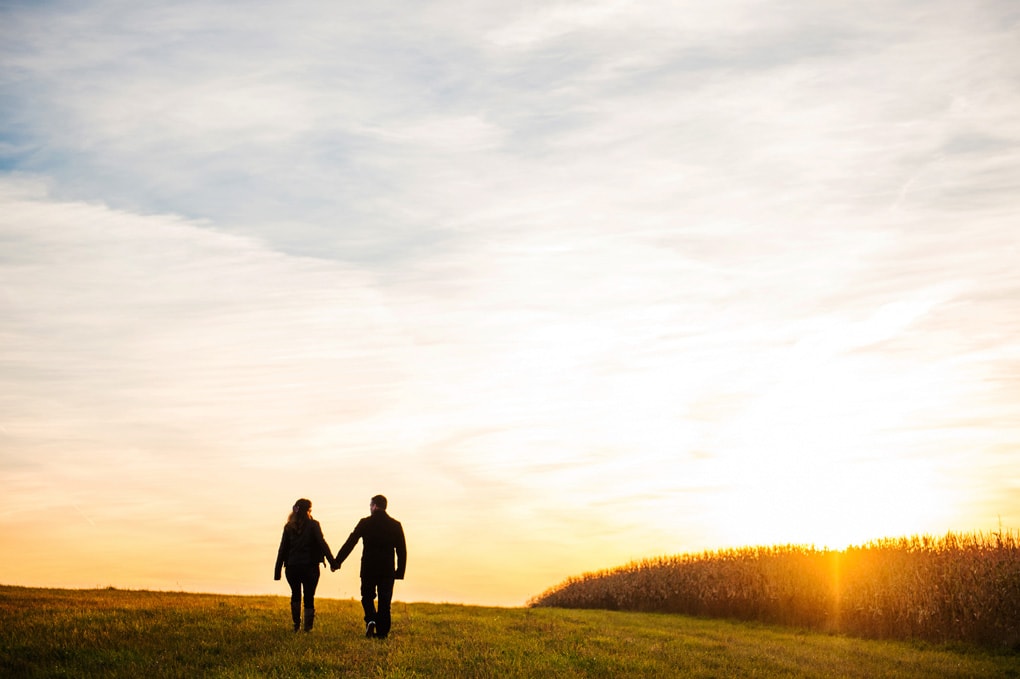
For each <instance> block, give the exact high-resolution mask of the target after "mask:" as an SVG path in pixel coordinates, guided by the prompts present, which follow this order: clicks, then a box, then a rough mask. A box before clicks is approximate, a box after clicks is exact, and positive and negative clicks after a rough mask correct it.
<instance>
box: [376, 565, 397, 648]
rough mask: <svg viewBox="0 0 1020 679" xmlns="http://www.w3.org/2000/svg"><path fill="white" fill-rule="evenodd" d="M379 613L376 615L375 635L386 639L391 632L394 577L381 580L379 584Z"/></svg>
mask: <svg viewBox="0 0 1020 679" xmlns="http://www.w3.org/2000/svg"><path fill="white" fill-rule="evenodd" d="M378 587H379V613H378V614H377V615H376V619H375V624H376V630H375V635H376V636H377V637H379V638H380V639H385V638H386V635H387V634H389V633H390V602H391V601H392V600H393V578H389V579H385V580H380V581H379V584H378Z"/></svg>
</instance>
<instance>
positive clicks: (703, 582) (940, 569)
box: [529, 530, 1020, 649]
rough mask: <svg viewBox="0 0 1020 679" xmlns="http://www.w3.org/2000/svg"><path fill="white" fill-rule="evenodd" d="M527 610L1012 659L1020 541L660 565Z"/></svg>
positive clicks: (782, 553)
mask: <svg viewBox="0 0 1020 679" xmlns="http://www.w3.org/2000/svg"><path fill="white" fill-rule="evenodd" d="M529 605H530V606H554V607H561V608H602V609H609V610H630V611H643V612H661V613H681V614H686V615H698V616H710V617H726V618H736V619H741V620H755V621H761V622H768V623H778V624H784V625H792V626H799V627H806V628H810V629H819V630H825V631H829V632H833V633H842V634H849V635H854V636H863V637H870V638H896V639H919V640H926V641H933V642H947V641H966V642H972V643H977V644H981V645H995V646H1006V647H1011V648H1014V649H1017V648H1020V535H1018V534H1017V533H1015V532H1003V531H1001V530H1000V531H998V532H993V533H988V534H985V533H967V534H960V533H948V534H946V535H945V536H943V537H931V536H927V535H924V536H912V537H905V538H886V539H882V540H876V541H872V542H869V543H868V544H866V545H863V546H854V547H849V548H847V549H845V550H840V551H835V550H828V549H815V548H814V547H806V546H799V545H785V546H771V547H744V548H739V549H727V550H719V551H707V552H703V553H700V554H683V555H679V556H669V557H659V558H655V559H646V560H644V561H640V562H634V563H631V564H628V565H626V566H622V567H620V568H614V569H611V570H603V571H598V572H593V573H586V574H584V575H581V576H580V577H573V578H570V579H568V580H566V581H565V582H563V583H562V584H560V585H558V586H556V587H553V588H552V589H550V590H547V591H546V592H544V593H542V594H541V595H539V596H537V597H535V598H534V599H532V600H531V601H530V602H529Z"/></svg>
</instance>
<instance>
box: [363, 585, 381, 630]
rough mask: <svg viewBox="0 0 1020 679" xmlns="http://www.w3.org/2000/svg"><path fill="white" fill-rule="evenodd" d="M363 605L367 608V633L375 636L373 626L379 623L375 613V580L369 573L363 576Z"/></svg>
mask: <svg viewBox="0 0 1020 679" xmlns="http://www.w3.org/2000/svg"><path fill="white" fill-rule="evenodd" d="M361 607H362V608H363V609H365V634H366V636H375V634H374V633H373V630H372V627H375V625H377V624H378V623H377V621H376V613H375V582H374V581H373V579H372V578H371V577H369V576H367V575H363V576H362V577H361Z"/></svg>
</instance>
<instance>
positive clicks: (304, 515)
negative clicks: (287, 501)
mask: <svg viewBox="0 0 1020 679" xmlns="http://www.w3.org/2000/svg"><path fill="white" fill-rule="evenodd" d="M324 559H325V560H326V561H328V562H329V565H330V566H331V567H332V566H335V565H336V561H334V559H333V554H332V552H331V551H330V549H329V545H327V544H326V539H325V538H324V537H322V526H320V525H319V522H318V521H316V520H315V519H313V518H312V501H311V500H306V499H305V498H301V499H300V500H298V501H297V502H295V503H294V509H293V511H291V513H290V516H289V517H287V523H286V525H284V527H283V537H282V538H280V551H279V552H277V555H276V570H275V571H274V573H273V579H274V580H279V579H280V570H281V569H282V568H283V567H284V566H286V568H287V582H288V584H290V614H291V617H292V618H293V619H294V631H295V632H297V631H298V630H299V629H301V590H302V589H304V595H305V631H306V632H308V631H310V630H311V629H312V624H313V623H314V621H315V588H316V586H318V584H319V564H320V563H322V561H323V560H324Z"/></svg>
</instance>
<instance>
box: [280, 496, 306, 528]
mask: <svg viewBox="0 0 1020 679" xmlns="http://www.w3.org/2000/svg"><path fill="white" fill-rule="evenodd" d="M311 514H312V501H311V500H306V499H305V498H301V499H300V500H298V501H297V502H295V503H294V509H293V510H291V512H290V516H288V517H287V525H286V526H285V527H286V528H287V529H288V530H292V531H294V532H295V533H300V532H301V531H302V530H304V528H305V524H306V523H308V519H310V518H311Z"/></svg>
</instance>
